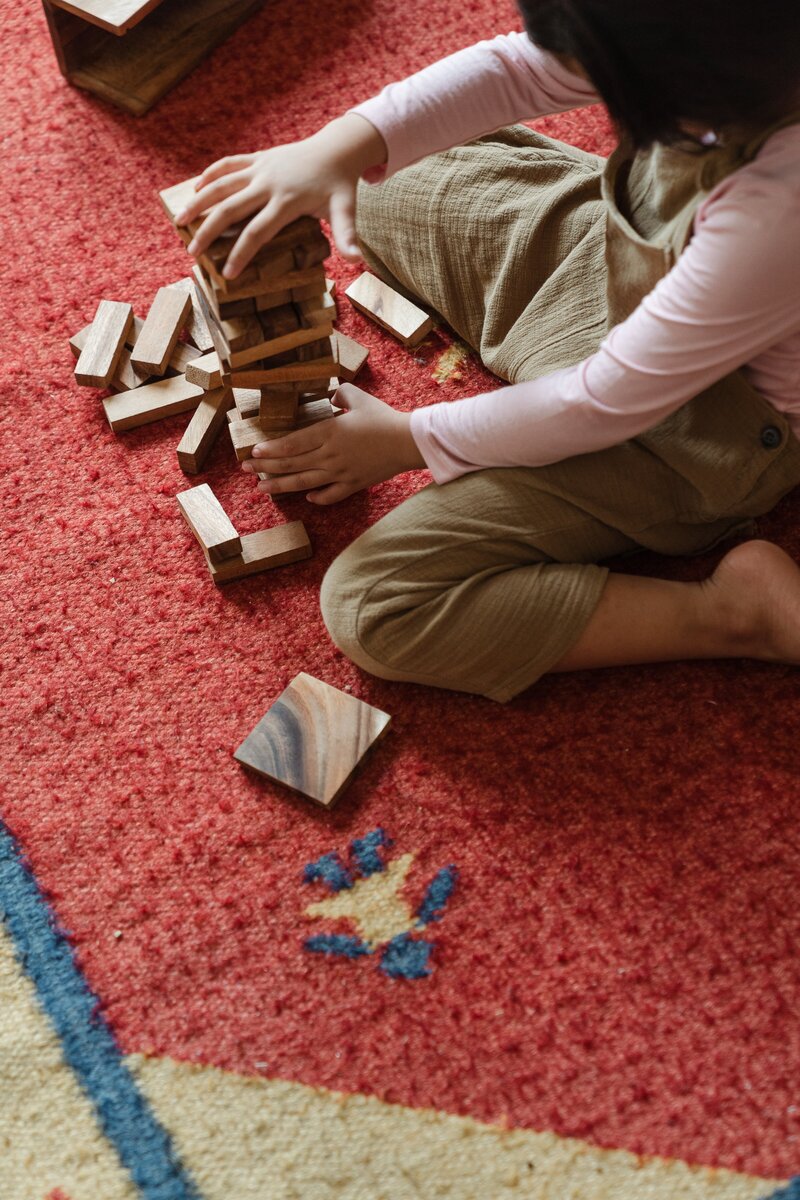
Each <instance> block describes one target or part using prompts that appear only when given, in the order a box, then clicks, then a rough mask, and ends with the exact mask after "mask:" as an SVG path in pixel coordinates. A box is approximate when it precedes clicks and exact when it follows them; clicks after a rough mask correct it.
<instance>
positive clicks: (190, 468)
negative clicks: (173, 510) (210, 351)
mask: <svg viewBox="0 0 800 1200" xmlns="http://www.w3.org/2000/svg"><path fill="white" fill-rule="evenodd" d="M232 406H233V392H232V391H231V389H230V388H218V389H217V390H216V391H215V392H208V393H207V394H206V395H205V396H203V397H202V399H201V401H200V403H199V404H198V406H197V408H196V409H195V410H194V415H193V416H192V419H191V421H190V422H189V424H188V425H187V426H186V430H185V432H184V435H183V437H182V438H181V440H180V442H179V443H178V449H177V451H176V453H177V456H178V465H179V467H180V468H181V470H182V471H185V472H186V474H187V475H197V473H198V472H199V471H201V470H202V468H203V464H204V463H205V461H206V459H207V458H208V455H209V453H210V451H211V447H212V446H213V445H214V442H215V440H216V437H217V434H218V433H219V431H220V429H221V428H222V426H223V425H224V424H225V417H226V415H227V413H228V411H229V409H231V407H232Z"/></svg>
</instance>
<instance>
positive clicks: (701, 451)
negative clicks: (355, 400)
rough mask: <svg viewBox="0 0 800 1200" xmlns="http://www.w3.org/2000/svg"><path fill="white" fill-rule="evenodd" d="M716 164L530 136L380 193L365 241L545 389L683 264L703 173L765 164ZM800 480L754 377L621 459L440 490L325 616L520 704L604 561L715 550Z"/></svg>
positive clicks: (405, 667) (427, 494)
mask: <svg viewBox="0 0 800 1200" xmlns="http://www.w3.org/2000/svg"><path fill="white" fill-rule="evenodd" d="M759 144H760V143H759ZM753 145H754V143H753V142H751V143H749V147H748V153H749V154H752V153H754V152H755V150H753V148H752V147H753ZM714 157H715V156H714V154H713V153H712V154H711V155H710V156H709V155H706V156H703V157H702V158H701V159H700V158H698V156H696V155H690V154H687V153H683V154H681V153H679V152H677V151H663V150H659V149H657V150H656V151H654V152H653V153H652V154H651V155H648V156H637V157H631V158H629V159H628V158H626V151H625V148H624V147H621V148H620V150H619V151H617V152H616V153H615V155H612V158H611V159H610V160H608V162H604V160H602V159H598V158H596V157H594V156H592V155H588V154H584V153H582V152H581V151H578V150H575V149H573V148H572V147H567V146H563V145H561V144H560V143H558V142H553V141H551V140H550V139H548V138H545V137H543V136H541V135H538V134H535V133H533V132H531V131H530V130H528V129H526V128H524V127H514V128H513V129H508V130H501V131H499V132H498V133H496V134H492V135H490V136H489V137H487V138H482V139H480V140H479V141H478V142H475V143H472V144H471V145H469V146H464V147H459V148H458V149H456V150H452V151H448V152H447V153H445V154H439V155H434V156H432V157H430V158H428V159H425V160H423V161H422V162H421V163H418V164H416V165H415V166H412V167H409V168H407V169H406V170H404V171H401V172H399V173H398V174H397V175H396V176H394V177H393V178H392V179H391V180H389V181H387V182H386V183H384V184H381V185H379V186H371V187H370V186H363V185H362V187H361V189H360V191H359V202H358V212H357V229H358V233H359V238H360V242H361V245H362V250H363V253H364V257H365V259H366V261H367V262H368V264H369V266H370V267H371V268H372V270H374V271H375V272H376V273H377V274H378V275H380V276H381V277H382V278H383V279H385V280H386V282H388V283H390V284H391V285H392V286H394V287H397V288H398V289H399V290H400V291H402V292H404V293H405V294H406V295H409V296H411V297H412V298H414V299H416V300H417V301H419V302H421V303H423V304H424V305H426V306H428V307H430V308H432V309H434V310H435V311H436V312H437V313H439V314H440V315H441V316H442V317H443V318H444V319H445V320H446V321H447V322H448V324H449V325H450V326H451V327H452V328H453V329H454V330H455V331H456V332H457V333H458V334H459V335H460V336H461V337H462V338H463V339H464V340H466V341H467V342H468V343H469V344H470V345H471V346H472V347H473V348H474V349H475V350H476V351H477V352H478V353H479V354H480V356H481V358H482V359H483V361H484V363H485V364H486V365H487V366H488V367H490V368H491V369H492V370H493V371H494V372H495V373H496V374H497V375H498V376H500V378H501V379H505V380H508V381H512V382H518V381H519V380H523V379H533V378H536V377H538V376H540V375H542V374H544V373H546V372H548V371H552V370H557V369H559V368H561V367H565V366H569V365H572V364H574V363H576V362H579V361H581V360H582V359H583V358H584V357H586V356H587V355H588V354H591V353H592V352H593V351H594V350H596V348H597V347H598V345H599V343H600V341H601V340H602V338H603V336H604V335H605V333H606V332H607V330H608V328H609V327H610V326H611V325H613V324H616V323H617V321H619V320H623V319H624V317H625V316H626V315H627V313H629V312H630V311H632V309H633V308H635V306H636V304H637V303H638V302H639V300H640V299H641V298H642V296H643V295H645V294H646V293H647V292H648V291H649V290H650V289H651V288H652V287H653V286H654V285H655V283H656V282H657V281H658V279H659V278H661V277H662V276H663V275H664V274H665V273H666V271H668V270H669V269H670V267H671V265H672V263H673V262H674V260H675V258H676V257H677V255H678V254H679V253H680V252H681V250H682V248H683V246H684V245H685V244H686V241H687V239H688V237H689V236H690V232H691V225H692V216H693V212H694V210H695V208H696V206H697V204H698V203H699V202H700V199H701V198H702V195H703V194H704V185H703V182H702V179H701V173H702V177H703V178H704V179H706V180H709V179H710V180H711V182H712V183H713V182H715V181H716V178H718V177H720V175H724V173H725V172H726V171H729V170H733V169H735V167H736V166H737V165H738V164H739V163H740V162H741V161H743V160H744V158H745V157H746V155H745V152H744V149H742V151H741V153H739V154H737V153H736V152H732V151H731V149H730V148H727V149H726V150H725V152H724V156H723V154H722V152H720V155H719V156H718V162H717V164H716V165H717V167H718V169H717V171H716V172H715V171H714V169H713V168H714V166H715V161H714ZM621 180H624V186H621V183H620V181H621ZM637 216H638V218H639V221H638V225H637V224H635V221H636V220H637ZM498 403H502V392H501V391H500V392H498ZM798 482H800V443H799V442H798V441H797V439H795V437H794V436H793V434H792V433H791V432H790V429H789V427H788V424H787V422H786V420H785V419H784V417H783V416H781V414H779V413H777V412H776V411H775V409H774V408H773V407H772V406H771V405H770V404H768V403H767V402H766V401H765V400H764V399H763V398H762V397H761V396H760V395H759V394H758V393H757V392H756V391H755V389H754V388H752V386H751V385H750V384H749V383H748V382H747V381H746V379H745V378H744V377H743V375H742V374H741V373H739V372H737V373H735V374H733V375H730V376H728V377H726V378H725V379H723V380H720V382H719V383H717V384H715V385H714V387H712V388H710V389H708V390H707V391H706V392H704V393H703V394H702V395H700V396H697V397H695V398H694V399H693V400H691V401H689V402H688V403H687V404H686V405H684V406H683V407H682V408H681V409H680V410H679V411H678V412H676V413H674V414H672V415H671V416H670V417H669V418H667V419H666V420H665V421H663V422H661V423H660V424H659V425H658V426H656V428H654V429H653V430H650V431H648V433H646V434H643V435H641V436H640V437H638V438H635V439H631V440H630V441H627V442H624V443H622V444H620V445H618V446H614V447H611V448H610V449H607V450H602V451H598V452H596V453H592V454H584V455H579V456H575V457H573V458H569V459H565V460H563V461H562V462H559V463H555V464H553V465H551V466H546V467H533V468H530V467H516V468H507V467H504V468H492V469H487V470H482V471H478V472H474V473H472V474H468V475H464V476H462V477H460V478H459V479H456V480H453V481H452V482H450V483H448V484H445V485H443V486H437V485H435V484H431V485H430V486H429V487H426V488H424V489H423V490H422V491H420V492H419V493H417V494H416V495H415V496H413V497H411V498H410V499H409V500H407V501H405V502H404V503H403V504H401V505H400V506H399V507H398V508H397V509H396V510H395V511H394V512H392V513H390V514H388V515H387V516H386V517H384V518H383V519H382V520H381V521H379V522H378V523H377V524H376V525H374V526H373V527H372V528H371V529H369V530H367V532H366V533H364V534H362V535H361V537H359V538H357V539H356V541H355V542H353V544H352V545H351V546H350V547H348V549H347V550H346V551H345V552H344V553H343V554H342V555H340V557H339V558H338V559H337V560H336V561H335V562H334V563H333V565H332V566H331V568H330V570H329V571H328V573H327V575H326V577H325V579H324V581H323V586H322V594H321V603H322V612H323V617H324V619H325V622H326V624H327V626H328V629H329V631H330V634H331V636H332V638H333V640H334V641H335V642H336V644H337V645H338V646H339V647H340V648H341V649H342V650H343V651H344V652H345V653H346V654H347V655H348V656H349V657H351V658H352V659H353V660H354V661H355V662H356V663H357V664H358V665H359V666H361V667H363V668H364V669H365V670H367V671H370V672H372V673H373V674H375V675H379V676H381V677H384V678H387V679H396V680H408V681H414V682H417V683H426V684H431V685H434V686H437V687H443V688H451V689H455V690H461V691H467V692H473V693H477V694H480V695H484V696H487V697H489V698H491V699H494V700H498V701H507V700H509V699H510V698H512V697H513V696H515V695H516V694H518V693H519V692H520V691H522V690H523V689H525V688H527V687H529V686H530V685H531V684H532V683H534V682H535V681H536V680H537V679H538V678H539V677H540V676H541V675H542V674H544V673H545V672H547V671H548V670H550V669H551V668H552V667H553V666H554V665H555V664H556V663H557V662H558V661H559V659H560V658H562V657H563V655H564V654H565V652H566V651H567V650H568V649H569V647H570V646H572V645H574V643H575V642H576V641H577V640H578V638H579V637H580V635H581V633H582V632H583V630H584V628H585V627H586V625H587V623H588V622H589V620H590V619H591V616H592V614H593V612H594V610H595V608H596V606H597V604H598V601H599V599H600V597H601V595H602V592H603V589H604V587H605V583H606V578H607V574H608V571H607V568H606V567H604V566H603V565H601V564H602V560H604V559H606V558H609V557H612V556H617V555H620V554H625V553H630V552H632V551H636V550H638V549H643V548H646V549H650V550H655V551H658V552H661V553H664V554H671V555H683V554H697V553H702V552H703V551H704V550H707V549H709V548H711V547H712V546H714V545H715V544H716V543H718V542H719V541H721V540H723V539H724V538H726V537H728V536H730V535H731V534H733V533H736V532H737V531H739V530H741V529H742V528H743V527H744V526H746V525H747V524H748V522H749V521H750V520H752V518H754V517H756V516H759V515H761V514H763V513H765V512H767V511H769V509H770V508H772V507H773V506H774V504H775V503H776V502H777V500H778V499H779V498H780V497H781V496H783V495H784V494H785V493H786V492H788V491H789V490H790V489H791V488H792V487H794V486H795V484H797V483H798Z"/></svg>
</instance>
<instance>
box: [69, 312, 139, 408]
mask: <svg viewBox="0 0 800 1200" xmlns="http://www.w3.org/2000/svg"><path fill="white" fill-rule="evenodd" d="M142 324H143V322H142V321H141V320H140V318H139V317H136V316H134V318H133V321H132V322H131V326H130V329H129V330H128V335H127V338H126V344H125V345H124V346H123V347H122V353H121V354H120V356H119V359H118V360H117V365H116V367H115V368H114V376H113V378H112V379H111V381H110V382H109V384H108V386H109V387H110V388H112V389H113V390H114V391H115V392H127V391H130V389H131V388H136V387H141V385H142V384H143V383H147V381H148V379H150V378H151V375H150V373H149V371H142V370H139V369H138V368H137V367H134V366H133V364H132V363H131V354H130V350H129V349H128V346H129V345H130V344H131V343H132V339H133V338H135V337H136V334H137V332H138V330H139V329H141V327H142ZM91 328H92V326H91V324H89V325H85V326H84V328H83V329H80V330H79V331H78V332H77V333H74V334H73V335H72V337H71V338H70V339H69V348H70V350H71V351H72V353H73V354H74V355H75V357H76V358H78V357H79V356H80V353H81V351H82V350H83V348H84V346H85V345H86V342H87V341H88V338H89V333H90V332H91Z"/></svg>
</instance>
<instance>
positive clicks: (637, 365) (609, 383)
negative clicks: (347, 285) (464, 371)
mask: <svg viewBox="0 0 800 1200" xmlns="http://www.w3.org/2000/svg"><path fill="white" fill-rule="evenodd" d="M597 99H598V97H597V95H596V94H595V93H594V92H593V91H592V88H591V86H590V85H589V84H588V83H587V82H586V81H585V80H583V79H581V78H579V77H578V76H575V75H573V74H571V73H570V72H569V71H567V70H566V69H565V68H564V67H563V66H562V65H561V63H559V61H558V60H557V59H556V58H554V57H553V56H552V55H551V54H548V53H546V52H544V51H542V50H540V49H538V48H537V47H536V46H534V45H533V44H532V43H531V41H530V39H529V38H528V37H527V36H526V35H524V34H521V33H511V34H508V35H507V36H501V37H497V38H494V39H492V40H491V41H485V42H480V43H479V44H478V45H476V46H471V47H469V48H468V49H466V50H461V51H459V52H458V53H456V54H453V55H451V56H450V57H449V58H446V59H443V60H442V61H440V62H437V63H434V64H433V66H430V67H427V68H426V69H425V70H423V71H420V72H419V73H418V74H417V75H413V76H411V77H410V78H409V79H406V80H404V81H403V82H401V83H393V84H390V85H389V86H388V87H386V88H384V90H383V91H382V92H381V93H380V95H379V96H376V97H374V98H373V99H371V100H368V101H366V102H365V103H364V104H361V105H359V106H358V107H357V108H355V109H354V110H353V111H355V112H356V113H359V114H360V115H361V116H363V117H365V118H366V119H367V120H368V121H369V122H370V123H371V124H372V125H374V126H375V128H376V129H377V130H378V131H379V132H380V133H381V135H382V136H383V138H384V140H385V142H386V145H387V147H388V151H389V155H388V161H387V165H386V169H385V172H383V173H381V172H377V173H373V175H372V177H371V179H372V181H373V182H375V181H377V180H378V179H379V178H380V177H381V175H383V177H388V176H389V175H391V174H393V173H394V172H396V171H399V170H400V169H401V168H403V167H405V166H408V165H410V164H411V163H413V162H417V161H418V160H419V159H421V158H424V157H425V156H426V155H428V154H432V153H434V152H435V151H437V150H443V149H446V148H449V147H450V146H455V145H460V144H463V143H464V142H467V141H471V140H472V139H473V138H476V137H479V136H481V134H484V133H489V132H491V131H493V130H495V129H499V128H500V127H501V126H503V125H507V124H510V123H513V122H514V121H519V120H529V119H531V118H533V117H537V116H542V115H544V114H547V113H554V112H563V111H565V110H567V109H571V108H577V107H581V106H583V105H587V104H593V103H595V102H596V101H597ZM378 186H379V184H378ZM739 367H744V368H745V372H746V374H747V376H748V378H749V379H750V381H751V382H752V383H753V385H754V386H755V387H756V388H757V389H758V390H759V391H760V392H761V394H762V395H763V396H764V397H765V398H766V399H767V400H769V401H770V402H771V403H772V404H773V405H774V407H775V408H776V409H779V410H781V411H782V412H785V413H786V414H787V416H788V418H789V421H790V424H791V426H792V428H793V430H794V432H795V433H796V434H797V435H798V436H800V125H791V126H789V127H787V128H785V129H783V130H781V131H779V132H777V133H775V134H773V136H772V137H770V138H769V140H768V141H767V142H766V144H765V145H764V147H763V148H762V150H761V151H760V153H759V154H758V156H757V157H756V158H755V159H754V161H753V162H751V163H748V164H747V165H746V166H743V167H741V168H740V169H739V170H737V171H735V172H734V173H733V174H732V175H730V176H728V177H727V178H726V179H724V180H723V181H722V182H721V183H720V184H719V185H718V186H717V187H716V188H714V190H713V191H712V192H710V193H709V195H708V196H707V197H706V198H705V200H704V201H703V202H702V204H701V205H700V207H699V209H698V212H697V215H696V217H695V222H694V234H693V237H692V240H691V242H690V243H689V245H688V247H687V248H686V250H685V251H684V252H683V254H681V256H680V258H679V259H678V261H677V263H676V264H675V266H674V267H673V269H672V270H671V271H670V272H669V274H668V275H667V276H666V277H665V278H664V279H663V280H661V282H660V283H659V284H658V285H657V286H656V287H655V288H654V289H653V291H652V292H651V293H650V294H649V295H648V296H646V297H645V299H644V300H643V301H642V303H641V304H640V305H639V307H638V308H637V309H636V311H635V312H634V313H632V314H631V316H630V317H629V318H628V319H627V320H626V321H624V322H622V324H620V325H617V326H616V327H615V328H614V329H613V330H612V331H611V332H610V333H609V334H608V336H607V337H606V338H605V340H604V341H603V342H602V344H601V346H600V348H599V349H598V350H597V352H596V353H595V354H592V355H591V356H590V357H589V358H587V359H585V360H584V361H583V362H581V363H579V364H578V365H577V366H575V367H569V368H567V369H565V370H562V371H556V372H554V373H553V374H550V375H545V376H543V377H541V378H539V379H536V380H533V381H530V382H526V383H518V384H512V385H509V386H506V387H502V388H500V389H498V390H496V391H492V392H487V393H483V394H481V395H478V396H471V397H469V398H467V399H463V400H457V401H454V402H452V403H449V404H436V405H432V406H430V407H425V408H420V409H417V410H416V411H415V412H413V413H412V415H411V432H412V435H413V437H414V440H415V442H416V444H417V446H418V448H419V450H420V453H421V454H422V456H423V458H424V459H425V462H426V464H427V466H428V467H429V468H430V470H431V472H432V474H433V477H434V479H435V480H436V481H437V482H438V483H445V482H447V481H448V480H450V479H454V478H456V477H457V476H459V475H463V474H465V473H466V472H468V471H476V470H480V469H481V468H483V467H507V466H540V465H544V464H546V463H551V462H557V461H559V460H560V459H562V458H568V457H570V456H571V455H574V454H584V453H587V452H589V451H592V450H600V449H603V448H604V447H606V446H612V445H616V444H618V443H619V442H623V441H625V440H626V439H628V438H630V437H635V436H636V435H637V434H639V433H643V432H644V431H645V430H647V429H650V428H652V427H653V426H654V425H656V424H658V422H659V421H661V420H663V419H664V418H665V417H667V416H668V415H669V414H670V413H672V412H674V411H675V410H676V409H678V408H680V406H681V405H682V404H684V403H686V401H687V400H689V399H691V398H692V396H695V395H697V394H698V393H699V392H701V391H703V390H704V388H706V387H708V386H709V385H710V384H712V383H714V382H715V381H716V380H718V379H721V378H722V377H723V376H725V375H727V374H728V373H730V372H731V371H734V370H736V369H737V368H739Z"/></svg>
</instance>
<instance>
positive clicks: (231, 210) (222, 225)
mask: <svg viewBox="0 0 800 1200" xmlns="http://www.w3.org/2000/svg"><path fill="white" fill-rule="evenodd" d="M260 202H261V201H260V199H259V196H258V195H257V193H256V191H255V189H254V188H253V187H252V185H248V186H247V187H244V188H241V189H240V190H239V191H238V192H234V193H233V195H232V196H228V198H227V200H223V201H222V202H221V203H220V204H218V205H216V207H215V208H213V209H212V210H211V212H210V213H209V214H208V216H207V217H206V219H205V221H203V224H202V225H201V226H200V228H199V229H198V231H197V233H196V234H195V236H194V237H193V238H192V241H191V242H190V244H189V246H188V250H189V253H190V254H202V253H203V251H204V250H205V249H206V248H207V247H208V246H210V245H211V243H212V242H215V241H216V240H217V238H218V237H219V236H220V234H222V233H224V232H225V230H226V229H228V228H229V227H230V226H231V225H235V224H236V223H237V221H242V220H244V218H245V217H247V216H248V215H249V214H250V213H251V212H252V211H253V209H254V208H256V207H257V205H258V204H259V203H260Z"/></svg>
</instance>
